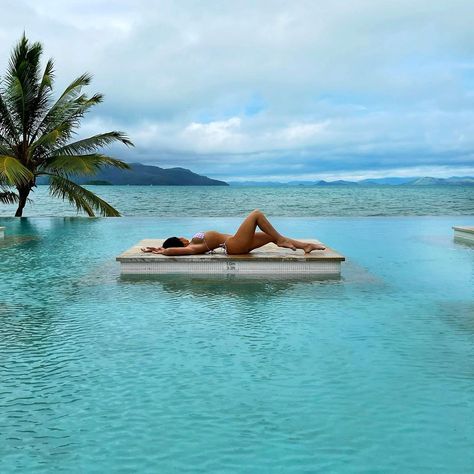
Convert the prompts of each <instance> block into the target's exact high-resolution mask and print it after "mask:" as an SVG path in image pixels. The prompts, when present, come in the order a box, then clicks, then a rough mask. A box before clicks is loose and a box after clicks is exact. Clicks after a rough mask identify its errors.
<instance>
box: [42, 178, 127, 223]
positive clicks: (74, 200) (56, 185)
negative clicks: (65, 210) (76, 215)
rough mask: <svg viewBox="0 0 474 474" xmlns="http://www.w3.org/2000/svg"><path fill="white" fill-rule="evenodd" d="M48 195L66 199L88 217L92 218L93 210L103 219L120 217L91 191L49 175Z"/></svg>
mask: <svg viewBox="0 0 474 474" xmlns="http://www.w3.org/2000/svg"><path fill="white" fill-rule="evenodd" d="M50 176H51V179H50V182H49V190H50V194H51V196H53V197H57V198H60V199H67V200H68V201H69V202H70V203H71V204H73V205H74V206H76V209H77V210H78V211H85V212H86V213H87V215H88V216H89V217H94V216H95V214H94V210H95V211H98V212H99V213H100V214H101V215H102V216H104V217H120V213H119V212H118V211H117V210H116V209H115V208H113V207H112V206H111V205H110V204H108V203H106V202H105V201H104V200H103V199H101V198H100V197H98V196H96V195H95V194H94V193H92V192H91V191H89V190H87V189H85V188H83V187H82V186H79V185H78V184H76V183H73V182H72V181H70V180H68V179H67V178H64V177H63V176H54V175H52V174H50Z"/></svg>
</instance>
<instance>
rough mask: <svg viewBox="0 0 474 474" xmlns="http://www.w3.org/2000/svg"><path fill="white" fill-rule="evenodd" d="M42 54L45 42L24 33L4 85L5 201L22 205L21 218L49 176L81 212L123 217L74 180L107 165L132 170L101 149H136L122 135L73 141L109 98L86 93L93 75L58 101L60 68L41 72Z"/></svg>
mask: <svg viewBox="0 0 474 474" xmlns="http://www.w3.org/2000/svg"><path fill="white" fill-rule="evenodd" d="M42 51H43V48H42V46H41V44H40V43H33V44H30V43H29V41H28V39H27V38H26V36H25V35H24V34H23V37H22V38H21V39H20V41H19V42H18V44H17V45H16V46H15V48H14V49H13V52H12V55H11V58H10V63H9V66H8V68H7V72H6V76H5V78H4V81H3V83H2V84H0V202H2V203H9V204H14V203H17V204H18V209H17V211H16V213H15V216H17V217H21V216H22V214H23V208H24V207H25V204H26V202H27V201H28V196H29V194H30V191H31V190H32V188H33V187H35V186H36V180H37V178H38V177H39V176H47V177H48V178H49V189H50V194H51V195H52V196H55V197H59V198H62V199H67V200H68V201H69V202H70V203H72V204H73V205H75V206H76V208H77V210H78V211H79V210H82V211H85V212H86V213H87V214H88V215H89V216H94V215H95V214H94V211H96V212H99V213H100V214H101V215H103V216H119V215H120V214H119V212H118V211H117V210H116V209H114V208H113V207H112V206H111V205H110V204H108V203H106V202H105V201H104V200H102V199H101V198H99V197H98V196H96V195H95V194H94V193H92V192H91V191H89V190H87V189H85V188H83V187H82V186H79V185H78V184H76V183H75V182H74V181H72V180H71V178H74V177H75V176H84V175H93V174H95V173H97V171H99V170H100V169H101V168H102V167H104V166H114V167H117V168H122V169H126V168H129V166H128V165H127V164H126V163H124V162H123V161H120V160H117V159H114V158H111V157H109V156H106V155H103V154H101V153H99V150H100V149H101V148H102V147H104V146H107V145H110V144H112V143H114V142H122V143H124V144H125V145H127V146H133V144H132V142H131V141H130V140H129V139H128V137H127V136H126V135H125V134H124V133H122V132H116V131H113V132H106V133H101V134H99V135H94V136H92V137H89V138H85V139H81V140H76V141H72V139H73V137H74V135H75V134H76V131H75V130H76V129H77V128H78V126H79V123H80V121H81V119H82V118H83V117H84V115H85V114H86V113H87V112H88V111H89V109H90V108H91V107H93V106H94V105H97V104H99V103H100V102H102V100H103V96H102V95H101V94H94V95H93V96H92V97H88V96H87V95H86V94H84V93H82V88H83V87H84V86H87V85H89V83H90V81H91V76H90V75H89V74H83V75H82V76H79V77H78V78H77V79H76V80H74V81H73V82H72V83H71V84H70V85H69V86H68V87H67V88H66V90H65V91H64V92H63V93H62V94H61V95H60V96H59V98H57V99H56V100H54V99H53V92H52V91H53V79H54V64H53V61H52V59H50V60H49V61H48V62H47V63H46V66H45V68H44V70H43V71H41V67H40V58H41V54H42Z"/></svg>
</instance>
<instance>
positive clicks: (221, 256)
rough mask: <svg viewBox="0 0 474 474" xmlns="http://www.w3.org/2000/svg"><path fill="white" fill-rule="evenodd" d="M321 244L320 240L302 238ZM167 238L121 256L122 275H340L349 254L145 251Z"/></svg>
mask: <svg viewBox="0 0 474 474" xmlns="http://www.w3.org/2000/svg"><path fill="white" fill-rule="evenodd" d="M300 240H303V242H313V243H321V242H319V241H318V240H308V239H300ZM163 242H164V239H145V240H142V241H140V242H139V243H138V244H136V245H134V246H133V247H132V248H131V249H129V250H127V251H126V252H124V253H122V254H121V255H119V256H118V257H117V261H118V262H120V270H121V273H122V274H127V275H150V274H167V273H180V274H186V273H187V274H190V275H195V274H226V273H227V274H243V275H259V274H261V275H279V276H281V275H284V274H291V275H298V274H300V275H332V276H334V275H340V273H341V262H343V261H344V260H345V257H343V256H342V255H340V254H339V253H337V252H336V251H334V250H333V249H331V248H329V247H326V250H322V251H321V250H314V251H313V252H311V253H310V254H306V255H305V254H304V253H303V251H302V250H297V251H296V252H294V251H293V250H290V249H284V248H280V247H277V246H276V245H275V244H267V245H264V246H263V247H261V248H259V249H256V250H253V251H252V252H251V253H248V254H243V255H226V254H225V253H224V252H223V251H222V250H220V249H218V250H216V252H215V253H207V254H202V255H180V256H165V255H156V254H149V253H144V252H142V251H141V250H140V248H142V247H160V246H161V245H162V244H163Z"/></svg>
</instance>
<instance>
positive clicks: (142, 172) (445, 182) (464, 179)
mask: <svg viewBox="0 0 474 474" xmlns="http://www.w3.org/2000/svg"><path fill="white" fill-rule="evenodd" d="M130 167H131V169H130V170H121V169H118V168H104V169H103V170H102V171H100V172H99V173H97V174H96V175H95V176H86V177H81V178H77V179H75V180H74V181H75V182H77V183H78V184H91V185H93V184H97V185H144V186H150V185H155V186H229V185H231V186H272V187H274V186H379V185H388V186H433V185H438V186H439V185H441V186H474V177H472V176H461V177H460V176H453V177H451V178H430V177H422V178H420V177H411V178H397V177H395V178H390V177H389V178H371V179H363V180H361V181H346V180H336V181H324V180H319V181H289V182H286V183H283V182H275V181H231V182H229V183H226V182H224V181H219V180H217V179H211V178H208V177H207V176H202V175H199V174H196V173H193V172H192V171H190V170H188V169H186V168H160V167H159V166H150V165H142V164H141V163H130ZM47 182H48V181H47V179H45V178H41V179H39V180H38V183H37V184H47Z"/></svg>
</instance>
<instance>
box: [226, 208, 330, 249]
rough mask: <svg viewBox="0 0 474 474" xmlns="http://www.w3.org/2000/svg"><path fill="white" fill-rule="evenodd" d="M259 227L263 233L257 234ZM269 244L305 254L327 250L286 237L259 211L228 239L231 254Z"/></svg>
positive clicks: (248, 217) (227, 243) (251, 214)
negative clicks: (300, 250) (302, 251)
mask: <svg viewBox="0 0 474 474" xmlns="http://www.w3.org/2000/svg"><path fill="white" fill-rule="evenodd" d="M257 226H258V227H259V228H260V230H262V232H257V233H256V232H255V230H256V228H257ZM269 242H273V243H275V244H277V245H278V246H279V247H285V248H290V249H292V250H296V249H302V250H304V252H305V253H309V252H311V251H313V250H324V248H325V247H324V246H322V245H318V244H311V243H308V242H300V241H298V240H294V239H290V238H288V237H284V236H283V235H281V234H280V233H279V232H278V231H277V230H276V229H275V228H274V227H273V226H272V225H271V224H270V222H269V220H268V219H267V218H266V217H265V215H264V214H263V212H261V211H259V210H258V209H256V210H255V211H253V212H251V213H250V214H249V215H248V216H247V218H246V219H245V220H244V222H242V224H241V225H240V227H239V228H238V230H237V232H236V233H235V235H233V236H232V237H229V239H227V242H226V245H227V249H228V251H229V253H233V254H238V253H247V252H250V251H251V250H253V249H256V248H258V247H261V246H262V245H265V244H268V243H269Z"/></svg>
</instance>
